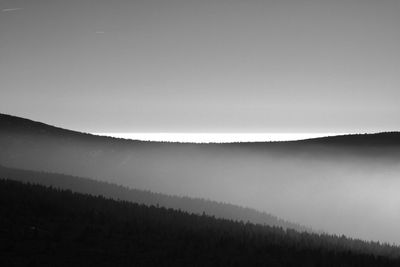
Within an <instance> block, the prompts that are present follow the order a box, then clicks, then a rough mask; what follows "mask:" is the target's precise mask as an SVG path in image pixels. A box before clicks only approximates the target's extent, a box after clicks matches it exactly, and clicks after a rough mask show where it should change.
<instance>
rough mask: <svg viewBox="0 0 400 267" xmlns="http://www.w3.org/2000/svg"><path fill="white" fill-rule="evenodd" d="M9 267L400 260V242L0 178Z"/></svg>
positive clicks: (0, 217) (1, 248) (0, 231)
mask: <svg viewBox="0 0 400 267" xmlns="http://www.w3.org/2000/svg"><path fill="white" fill-rule="evenodd" d="M0 241H1V242H0V252H1V254H2V257H0V265H1V266H11V267H12V266H272V267H273V266H296V267H301V266H307V267H313V266H326V267H329V266H360V267H361V266H362V267H368V266H380V267H385V266H399V264H400V260H399V257H400V249H399V248H398V247H393V246H388V245H380V244H378V243H367V242H362V241H359V240H351V239H347V238H345V237H343V236H342V237H336V236H327V235H322V236H320V235H316V234H306V233H302V234H300V233H297V232H295V231H292V230H288V231H284V230H282V229H280V228H273V227H268V226H261V225H254V224H243V223H238V222H232V221H229V220H221V219H215V218H212V217H208V216H199V215H193V214H188V213H184V212H181V211H175V210H170V209H165V208H156V207H154V206H152V207H146V206H143V205H138V204H133V203H129V202H121V201H119V202H117V201H113V200H109V199H105V198H104V197H93V196H89V195H83V194H77V193H72V192H71V191H61V190H55V189H52V188H46V187H43V186H38V185H24V184H22V183H20V182H16V181H10V180H3V179H0Z"/></svg>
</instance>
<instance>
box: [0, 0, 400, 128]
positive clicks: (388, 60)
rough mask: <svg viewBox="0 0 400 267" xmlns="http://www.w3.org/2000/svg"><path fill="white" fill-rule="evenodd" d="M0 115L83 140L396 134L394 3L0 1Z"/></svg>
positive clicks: (398, 26) (399, 21) (399, 89)
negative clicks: (97, 136)
mask: <svg viewBox="0 0 400 267" xmlns="http://www.w3.org/2000/svg"><path fill="white" fill-rule="evenodd" d="M0 112H1V113H7V114H12V115H17V116H22V117H28V118H31V119H34V120H40V121H43V122H46V123H50V124H54V125H58V126H62V127H65V128H71V129H75V130H80V131H86V132H330V133H332V132H376V131H387V130H399V129H400V116H399V115H400V1H399V0H331V1H324V0H255V1H252V0H246V1H244V0H242V1H237V0H196V1H195V0H142V1H135V0H132V1H121V0H114V1H110V0H107V1H106V0H104V1H101V0H98V1H94V0H92V1H89V0H62V1H61V0H24V1H21V0H0Z"/></svg>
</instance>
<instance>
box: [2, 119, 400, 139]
mask: <svg viewBox="0 0 400 267" xmlns="http://www.w3.org/2000/svg"><path fill="white" fill-rule="evenodd" d="M0 129H1V131H9V132H13V133H26V131H28V130H29V131H30V133H32V134H42V135H43V134H61V133H63V134H68V135H71V136H77V135H79V136H81V137H92V138H97V139H117V140H119V141H136V142H147V143H148V142H154V143H174V142H158V141H140V140H128V139H123V138H115V137H108V136H97V135H93V134H90V133H84V132H78V131H73V130H69V129H64V128H61V127H57V126H52V125H49V124H46V123H42V122H38V121H34V120H30V119H27V118H21V117H17V116H12V115H8V114H1V113H0ZM237 143H239V144H240V143H243V144H261V143H270V144H279V143H306V144H323V145H352V146H357V145H360V146H362V145H366V146H377V145H388V146H400V132H399V131H393V132H380V133H363V134H361V133H360V134H347V135H337V136H327V137H317V138H309V139H304V140H296V141H265V142H234V143H228V144H237Z"/></svg>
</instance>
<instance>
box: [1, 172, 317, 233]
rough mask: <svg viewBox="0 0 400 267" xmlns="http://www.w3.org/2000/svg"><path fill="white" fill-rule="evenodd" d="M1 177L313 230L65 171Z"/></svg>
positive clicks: (250, 212)
mask: <svg viewBox="0 0 400 267" xmlns="http://www.w3.org/2000/svg"><path fill="white" fill-rule="evenodd" d="M0 178H2V179H11V180H16V181H21V182H24V183H32V184H41V185H45V186H51V187H54V188H59V189H64V190H72V191H73V192H78V193H84V194H90V195H94V196H104V197H107V198H112V199H116V200H124V201H130V202H134V203H139V204H144V205H147V206H151V205H152V206H160V207H166V208H173V209H176V210H182V211H185V212H189V213H194V214H200V215H201V214H203V213H204V214H207V215H210V216H215V217H217V218H224V219H229V220H236V221H244V222H247V221H249V222H252V223H258V224H266V225H270V226H278V227H282V228H284V229H286V228H290V229H294V230H297V231H308V232H311V231H312V230H311V229H308V228H306V227H303V226H300V225H298V224H294V223H289V222H286V221H283V220H281V219H278V218H277V217H275V216H273V215H270V214H267V213H264V212H258V211H257V210H254V209H250V208H244V207H240V206H235V205H231V204H227V203H218V202H215V201H210V200H204V199H194V198H189V197H178V196H169V195H164V194H159V193H153V192H150V191H143V190H137V189H131V188H128V187H124V186H119V185H115V184H110V183H106V182H100V181H95V180H92V179H87V178H80V177H74V176H69V175H63V174H55V173H44V172H34V171H27V170H17V169H11V168H5V167H3V166H0Z"/></svg>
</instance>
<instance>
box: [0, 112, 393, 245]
mask: <svg viewBox="0 0 400 267" xmlns="http://www.w3.org/2000/svg"><path fill="white" fill-rule="evenodd" d="M399 139H400V134H399V133H395V132H394V133H381V134H372V135H346V136H338V137H327V138H317V139H309V140H303V141H295V142H260V143H231V144H182V143H165V142H144V141H132V140H124V139H117V138H109V137H99V136H93V135H90V134H83V133H79V132H74V131H69V130H65V129H60V128H56V127H53V126H49V125H45V124H42V123H38V122H33V121H30V120H26V119H21V118H17V117H13V116H8V115H0V164H1V165H3V166H6V167H10V168H16V169H26V170H34V171H44V172H52V173H63V174H66V175H72V176H78V177H89V178H91V179H94V180H98V181H104V182H108V183H113V184H117V185H123V186H126V187H130V188H135V189H139V190H145V191H146V190H150V191H152V192H157V193H163V194H167V195H178V196H188V197H192V198H201V199H212V200H215V201H217V202H224V203H231V204H234V205H238V206H245V207H250V208H254V209H256V210H260V211H264V212H267V213H270V214H274V215H276V216H277V217H279V218H283V219H285V220H287V221H293V222H297V223H300V224H301V225H307V226H310V227H311V228H314V229H322V230H325V231H328V232H330V233H337V234H339V233H340V234H345V235H348V236H353V237H358V238H363V239H366V240H382V241H387V242H395V243H398V244H400V231H398V226H397V224H395V223H392V222H398V221H400V214H399V213H398V210H397V208H396V207H397V206H396V205H391V204H388V203H399V201H400V198H399V197H398V195H399V194H398V192H397V191H395V190H394V189H395V188H400V180H399V179H398V177H399V175H400V146H399ZM383 196H384V197H383Z"/></svg>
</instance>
